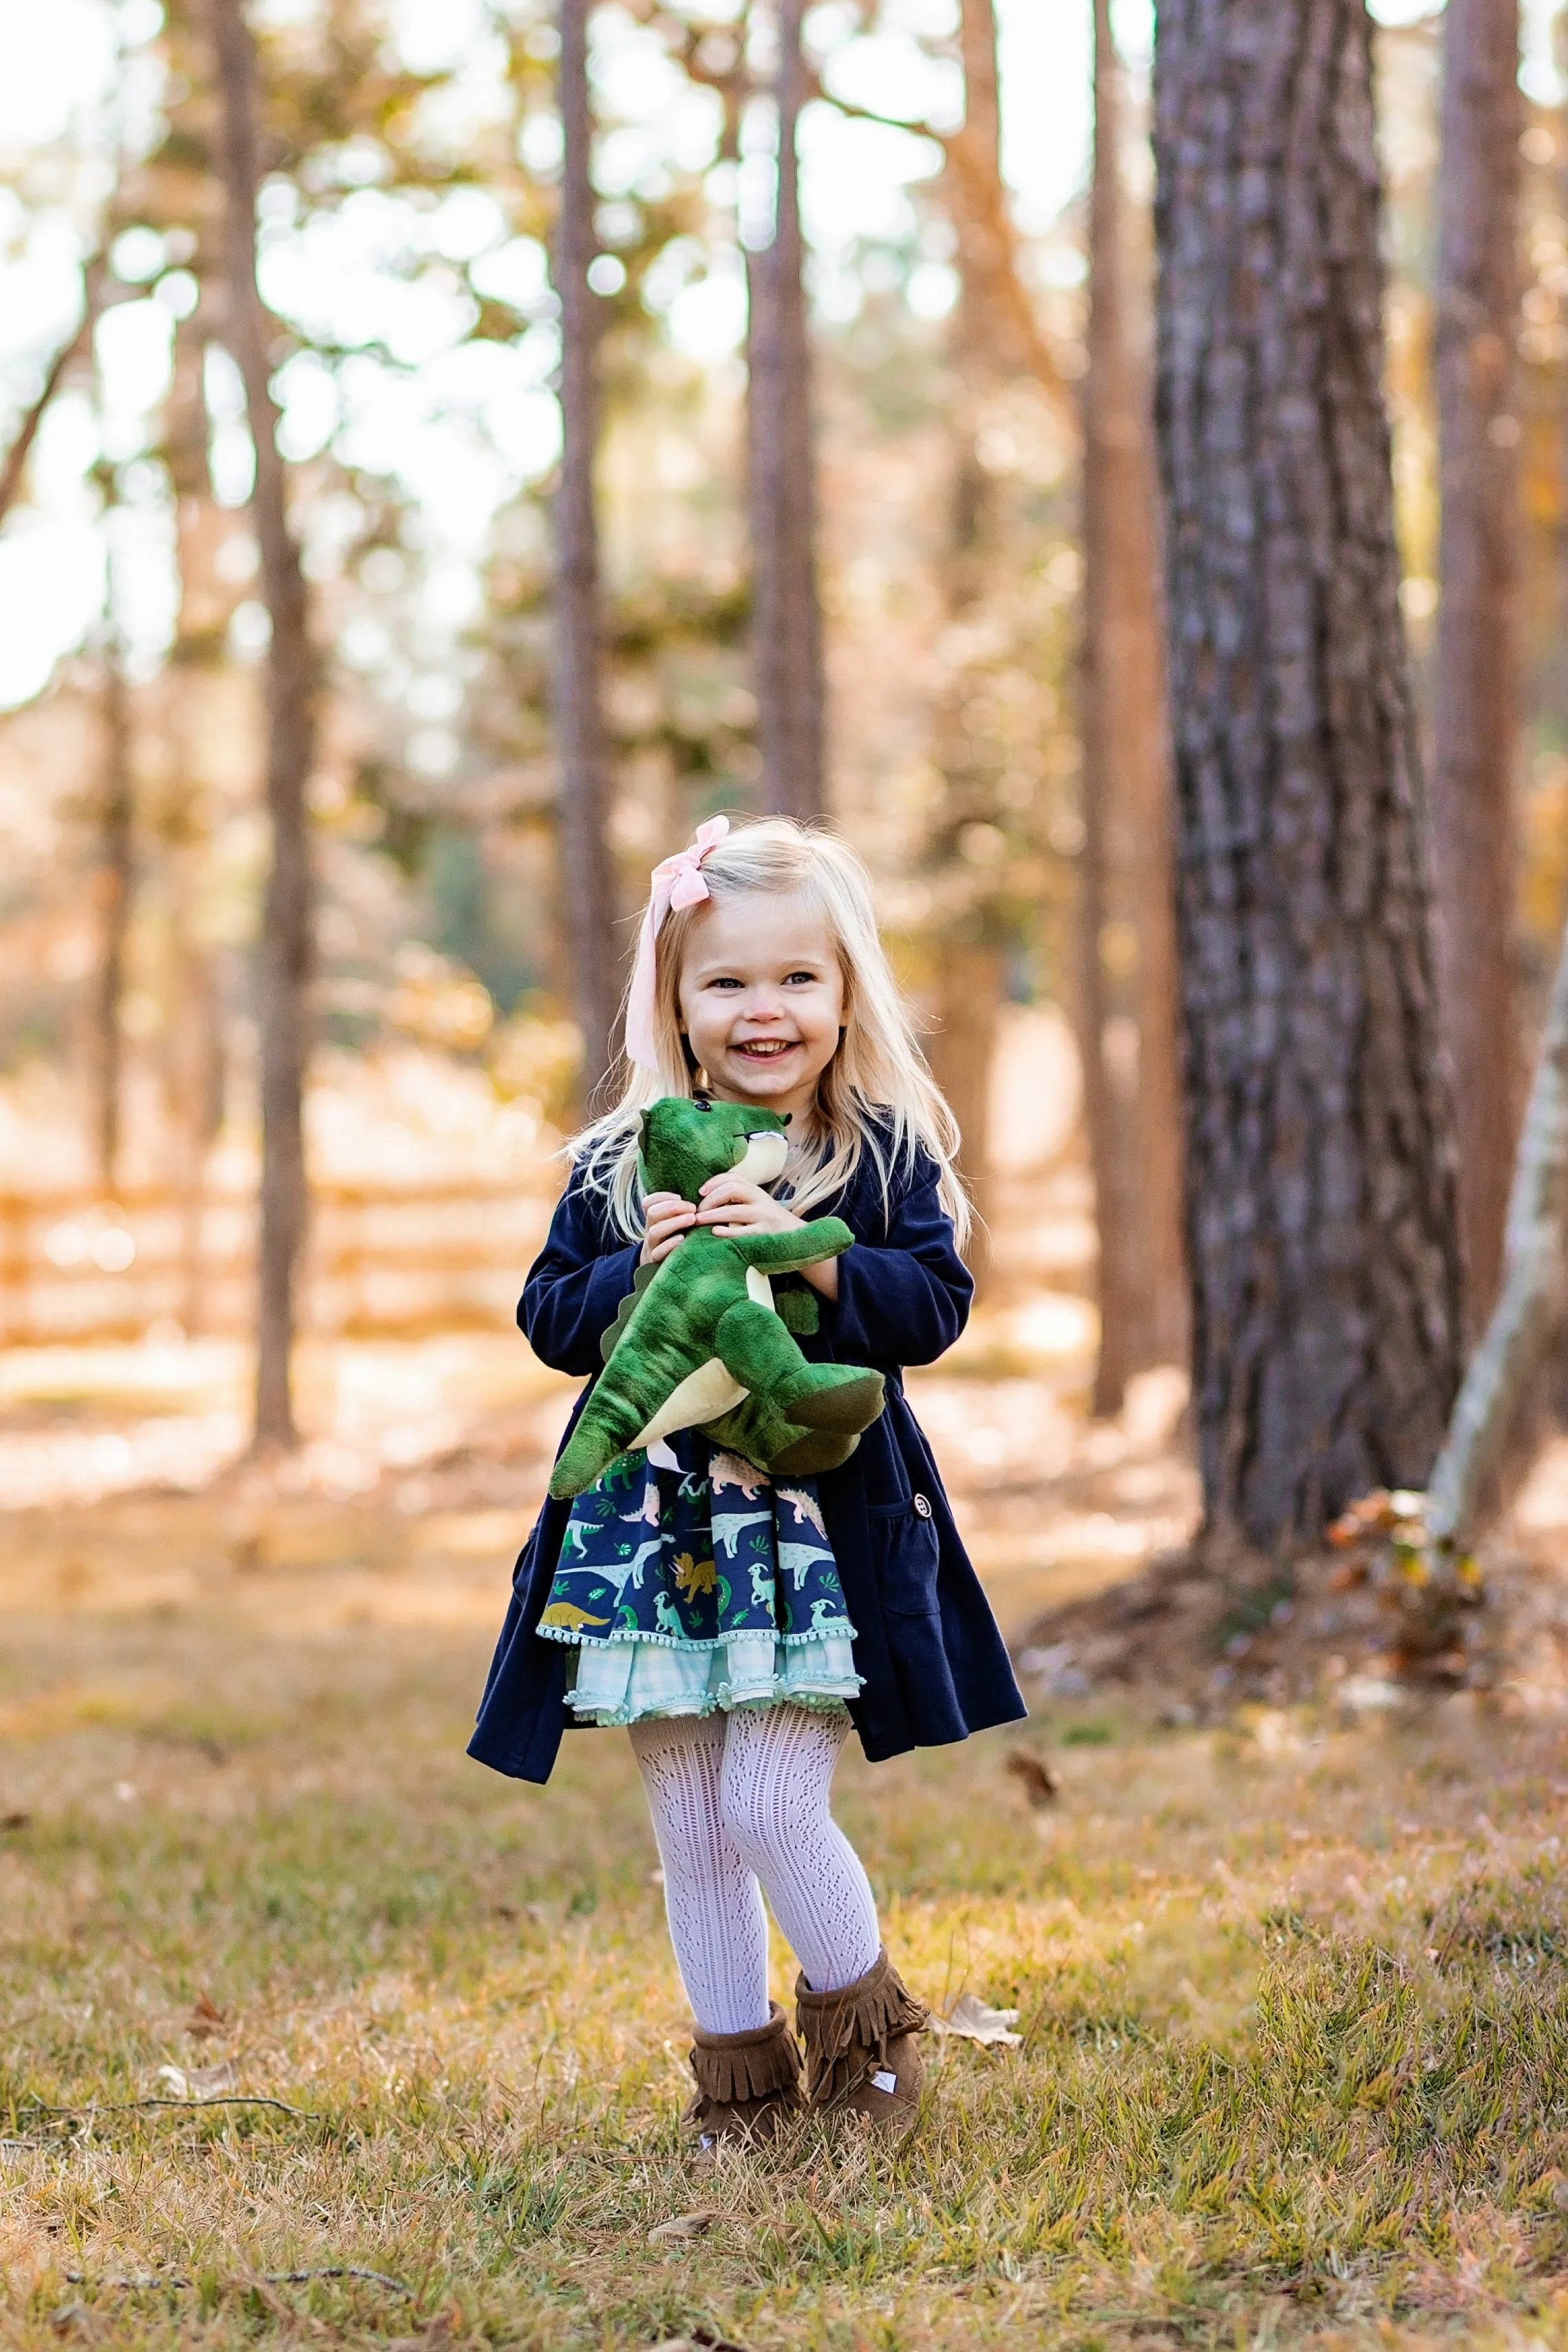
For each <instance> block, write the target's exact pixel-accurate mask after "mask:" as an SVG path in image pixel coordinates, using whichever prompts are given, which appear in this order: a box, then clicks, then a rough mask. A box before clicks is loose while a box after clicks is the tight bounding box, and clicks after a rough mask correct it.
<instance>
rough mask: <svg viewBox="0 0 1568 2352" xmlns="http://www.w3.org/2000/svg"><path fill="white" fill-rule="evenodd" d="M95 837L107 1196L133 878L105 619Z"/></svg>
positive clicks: (113, 649) (95, 1026)
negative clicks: (98, 818)
mask: <svg viewBox="0 0 1568 2352" xmlns="http://www.w3.org/2000/svg"><path fill="white" fill-rule="evenodd" d="M102 810H103V814H102V830H101V834H100V836H99V842H100V847H99V875H98V894H99V964H98V972H97V977H96V982H95V985H94V989H93V1023H92V1033H93V1045H92V1071H93V1145H94V1154H95V1157H96V1160H97V1163H98V1181H99V1190H100V1191H101V1192H104V1193H105V1194H106V1195H111V1194H112V1193H113V1192H114V1188H115V1183H116V1181H117V1179H118V1176H119V1172H120V1130H121V1113H122V1108H123V1102H122V1097H123V1091H124V1060H125V1056H124V1051H123V1040H122V1038H121V1034H120V1003H121V1000H122V998H123V997H124V994H125V940H126V934H127V932H128V931H129V929H130V928H131V888H132V885H133V880H134V874H133V856H134V846H133V843H134V834H133V827H134V822H135V817H134V795H133V786H132V782H131V707H130V697H129V695H128V694H127V692H126V686H125V673H124V671H123V669H122V668H121V667H120V650H119V647H118V646H117V645H116V644H115V643H114V641H113V628H112V623H111V624H110V629H109V631H108V632H107V633H106V635H105V642H104V652H103V803H102Z"/></svg>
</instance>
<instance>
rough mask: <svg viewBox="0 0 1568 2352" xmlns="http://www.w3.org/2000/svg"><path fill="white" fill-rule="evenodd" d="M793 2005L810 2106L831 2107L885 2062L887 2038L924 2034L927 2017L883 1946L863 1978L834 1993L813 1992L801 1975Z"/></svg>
mask: <svg viewBox="0 0 1568 2352" xmlns="http://www.w3.org/2000/svg"><path fill="white" fill-rule="evenodd" d="M795 2004H796V2006H795V2015H796V2019H797V2021H798V2022H799V2025H800V2032H801V2035H802V2037H803V2038H804V2041H805V2044H806V2092H807V2095H808V2097H809V2098H810V2102H811V2105H813V2106H831V2105H833V2104H834V2102H835V2101H836V2100H839V2099H841V2098H843V2097H845V2096H846V2095H847V2094H848V2093H849V2092H851V2091H852V2090H854V2089H856V2088H857V2087H858V2086H859V2084H861V2083H862V2082H863V2081H864V2080H865V2077H866V2076H867V2074H870V2073H871V2071H872V2069H873V2066H877V2065H881V2064H883V2063H885V2060H886V2057H887V2045H888V2043H889V2042H895V2041H897V2040H898V2038H899V2037H900V2035H902V2034H905V2033H924V2032H925V2031H926V2028H927V2026H928V2025H929V2023H930V2018H931V2012H930V2011H929V2010H928V2009H927V2008H926V2006H925V2002H924V2001H922V2000H915V1996H914V1994H913V1993H912V1992H911V1991H910V1990H909V1988H908V1986H907V1985H906V1984H905V1983H904V1979H903V1978H902V1977H901V1976H900V1975H899V1973H898V1970H897V1969H895V1968H894V1965H893V1962H892V1961H891V1960H890V1959H889V1958H888V1957H887V1953H886V1951H885V1949H884V1950H883V1951H881V1952H879V1953H878V1954H877V1957H876V1958H875V1960H874V1961H873V1963H872V1966H871V1967H870V1968H869V1969H867V1970H866V1972H865V1974H864V1976H862V1977H859V1978H857V1979H856V1980H855V1982H854V1983H853V1984H851V1985H844V1986H842V1987H841V1989H840V1990H838V1991H837V1992H821V1993H820V1992H813V1991H812V1990H811V1989H810V1985H808V1983H807V1982H806V1979H805V1978H804V1976H801V1977H800V1978H799V1979H797V1982H796V1986H795Z"/></svg>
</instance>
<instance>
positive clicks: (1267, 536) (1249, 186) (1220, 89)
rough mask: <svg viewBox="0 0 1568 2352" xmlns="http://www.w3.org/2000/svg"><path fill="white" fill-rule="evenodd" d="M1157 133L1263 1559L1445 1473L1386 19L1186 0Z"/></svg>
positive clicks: (1221, 1494)
mask: <svg viewBox="0 0 1568 2352" xmlns="http://www.w3.org/2000/svg"><path fill="white" fill-rule="evenodd" d="M1155 145H1156V163H1157V167H1158V199H1157V208H1156V222H1157V230H1158V240H1159V254H1160V265H1161V276H1160V315H1159V330H1160V331H1159V398H1158V421H1159V431H1160V449H1161V458H1162V464H1163V468H1164V475H1165V487H1166V530H1167V544H1166V566H1167V583H1168V585H1167V595H1168V608H1169V615H1170V630H1169V643H1170V657H1171V682H1170V683H1171V707H1172V710H1173V713H1174V721H1175V748H1176V872H1177V877H1178V899H1177V910H1178V936H1179V945H1180V957H1181V972H1182V998H1183V1003H1182V1011H1183V1020H1184V1027H1185V1057H1184V1058H1185V1070H1186V1191H1187V1199H1188V1202H1189V1203H1190V1208H1189V1213H1188V1220H1187V1238H1188V1248H1189V1255H1190V1266H1191V1278H1192V1290H1193V1319H1194V1357H1195V1391H1196V1406H1197V1427H1198V1437H1199V1448H1200V1457H1201V1465H1202V1472H1203V1480H1204V1491H1205V1498H1206V1504H1207V1524H1208V1528H1209V1530H1210V1532H1211V1533H1213V1534H1216V1535H1227V1534H1232V1533H1234V1534H1239V1535H1241V1536H1243V1537H1245V1538H1249V1539H1250V1540H1252V1541H1254V1542H1257V1543H1268V1542H1270V1541H1272V1540H1275V1539H1278V1538H1293V1537H1301V1538H1312V1537H1314V1536H1315V1535H1316V1534H1317V1533H1318V1532H1319V1530H1320V1529H1321V1528H1322V1524H1323V1521H1324V1520H1325V1518H1327V1517H1329V1516H1330V1515H1331V1514H1332V1513H1333V1512H1335V1511H1337V1510H1338V1509H1339V1508H1341V1507H1343V1505H1344V1504H1345V1503H1347V1502H1348V1501H1350V1500H1351V1499H1352V1498H1353V1497H1354V1496H1358V1495H1362V1494H1364V1493H1365V1492H1366V1491H1367V1490H1368V1489H1369V1488H1370V1487H1373V1486H1379V1485H1399V1486H1422V1485H1424V1484H1425V1482H1426V1477H1427V1472H1428V1470H1429V1468H1430V1466H1431V1464H1432V1461H1433V1458H1434V1456H1435V1454H1436V1453H1437V1446H1438V1444H1440V1442H1441V1439H1442V1435H1443V1431H1444V1426H1445V1423H1446V1422H1447V1418H1448V1407H1449V1403H1450V1402H1451V1400H1452V1397H1453V1394H1454V1390H1455V1386H1456V1383H1457V1379H1458V1354H1459V1344H1460V1280H1459V1253H1458V1232H1457V1218H1456V1211H1455V1202H1454V1175H1453V1150H1452V1144H1451V1136H1450V1126H1449V1116H1448V1104H1447V1098H1446V1092H1445V1088H1444V1086H1443V1084H1442V1080H1441V1076H1440V1074H1439V1070H1438V1065H1437V1019H1436V1006H1435V992H1434V982H1433V975H1432V968H1431V966H1432V957H1431V949H1430V942H1429V922H1430V910H1429V906H1428V892H1427V864H1426V846H1425V843H1424V841H1423V839H1422V833H1421V808H1420V802H1421V783H1420V775H1419V761H1418V752H1417V747H1416V734H1415V728H1414V725H1413V721H1412V714H1411V702H1410V692H1409V683H1408V676H1407V668H1406V651H1405V645H1404V640H1403V635H1402V632H1401V627H1400V620H1399V608H1398V601H1397V589H1398V564H1397V558H1396V550H1395V542H1394V530H1393V513H1392V496H1391V488H1390V480H1389V438H1388V426H1387V421H1386V417H1385V412H1384V406H1383V396H1382V358H1383V352H1382V324H1381V299H1382V290H1383V289H1382V276H1381V269H1380V265H1379V255H1378V226H1379V203H1380V194H1379V184H1378V167H1377V157H1376V150H1375V137H1374V119H1373V98H1372V57H1371V28H1370V25H1369V22H1368V19H1367V16H1366V11H1365V6H1364V0H1273V5H1270V7H1269V8H1267V9H1260V7H1258V6H1257V5H1256V0H1168V5H1166V6H1164V7H1162V9H1161V11H1160V15H1159V20H1158V39H1157V46H1156V51H1155Z"/></svg>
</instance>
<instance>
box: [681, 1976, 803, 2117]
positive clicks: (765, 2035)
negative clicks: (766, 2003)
mask: <svg viewBox="0 0 1568 2352" xmlns="http://www.w3.org/2000/svg"><path fill="white" fill-rule="evenodd" d="M692 2073H693V2074H695V2076H696V2082H697V2089H698V2091H699V2092H700V2093H701V2095H702V2097H703V2098H704V2099H705V2100H713V2101H715V2102H716V2103H717V2104H718V2105H723V2106H740V2105H744V2104H745V2103H746V2102H747V2100H749V2099H765V2098H768V2097H770V2096H771V2095H773V2094H775V2093H776V2092H779V2091H792V2090H793V2089H794V2088H795V2084H796V2078H797V2077H798V2075H799V2074H800V2050H799V2049H798V2048H797V2046H796V2042H795V2037H794V2035H793V2034H792V2033H791V2032H790V2031H789V2021H788V2019H787V2018H786V2017H785V2014H784V2011H782V2010H781V2009H780V2008H779V2003H778V2002H777V2001H774V2002H773V2003H772V2004H771V2006H770V2009H769V2012H768V2022H767V2024H766V2025H762V2026H758V2027H757V2028H756V2029H755V2031H754V2032H749V2033H704V2032H702V2030H701V2028H700V2027H698V2028H697V2029H696V2031H695V2033H694V2036H693V2048H692Z"/></svg>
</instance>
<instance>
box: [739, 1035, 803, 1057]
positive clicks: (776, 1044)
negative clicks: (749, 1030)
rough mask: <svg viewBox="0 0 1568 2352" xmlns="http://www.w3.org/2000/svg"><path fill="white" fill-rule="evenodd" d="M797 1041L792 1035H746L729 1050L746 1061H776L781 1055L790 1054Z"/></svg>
mask: <svg viewBox="0 0 1568 2352" xmlns="http://www.w3.org/2000/svg"><path fill="white" fill-rule="evenodd" d="M797 1043H798V1040H797V1039H795V1038H793V1037H747V1038H745V1039H744V1040H743V1041H742V1042H741V1044H740V1045H733V1046H731V1048H730V1051H731V1052H732V1053H734V1054H739V1055H744V1057H745V1059H746V1060H747V1061H748V1062H777V1061H778V1060H779V1058H780V1057H781V1056H782V1055H785V1054H792V1053H793V1052H794V1050H795V1047H796V1045H797Z"/></svg>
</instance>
